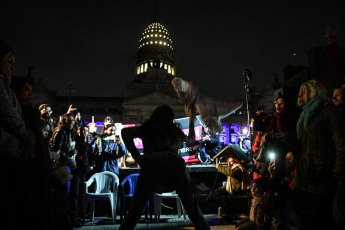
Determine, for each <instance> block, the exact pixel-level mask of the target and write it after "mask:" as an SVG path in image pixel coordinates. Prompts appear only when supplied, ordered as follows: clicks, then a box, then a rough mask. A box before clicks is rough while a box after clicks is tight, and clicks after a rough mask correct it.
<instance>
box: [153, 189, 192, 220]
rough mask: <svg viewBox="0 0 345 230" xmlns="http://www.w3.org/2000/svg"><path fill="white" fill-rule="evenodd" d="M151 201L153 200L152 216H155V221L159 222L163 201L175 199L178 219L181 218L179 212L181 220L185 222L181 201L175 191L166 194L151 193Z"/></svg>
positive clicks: (184, 211) (184, 212)
mask: <svg viewBox="0 0 345 230" xmlns="http://www.w3.org/2000/svg"><path fill="white" fill-rule="evenodd" d="M153 199H154V214H155V218H156V220H159V218H160V216H161V211H162V200H163V199H175V200H176V207H177V216H178V218H181V212H182V213H183V219H184V220H186V210H185V209H184V207H183V204H182V202H181V199H180V197H179V196H178V194H177V193H176V191H172V192H167V193H153Z"/></svg>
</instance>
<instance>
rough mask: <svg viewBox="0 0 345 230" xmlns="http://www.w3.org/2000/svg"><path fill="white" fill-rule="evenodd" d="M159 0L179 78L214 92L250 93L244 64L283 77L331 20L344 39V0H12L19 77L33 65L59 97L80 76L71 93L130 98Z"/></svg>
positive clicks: (258, 74)
mask: <svg viewBox="0 0 345 230" xmlns="http://www.w3.org/2000/svg"><path fill="white" fill-rule="evenodd" d="M2 2H4V1H2ZM156 2H158V3H159V4H158V5H159V18H160V21H161V23H162V24H163V25H164V26H165V27H166V28H167V29H168V31H169V33H170V34H171V39H172V40H173V47H174V51H175V56H176V64H177V67H176V72H177V76H178V77H181V78H184V79H186V80H188V81H191V82H193V83H194V84H196V85H199V86H200V88H201V90H202V91H203V92H204V93H205V94H208V95H210V96H216V97H225V98H230V99H243V98H244V96H245V95H244V78H243V77H242V69H243V67H247V68H248V69H250V71H251V72H252V73H253V80H252V84H253V85H254V86H255V87H256V90H257V91H260V90H263V89H265V87H266V86H267V85H268V84H269V83H270V82H272V81H273V79H274V73H277V74H278V77H279V80H280V81H282V80H283V69H284V67H285V66H287V65H308V58H307V57H308V56H307V55H308V50H310V49H311V48H313V47H317V46H324V45H325V44H326V41H325V38H324V31H325V25H326V24H327V23H334V24H336V25H337V27H338V35H337V37H338V40H339V42H340V43H341V44H342V45H343V46H345V16H344V15H345V1H344V0H324V1H321V0H310V1H309V0H308V1H304V0H298V1H296V0H288V1H282V0H261V1H258V0H243V1H233V0H223V1H218V0H212V1H211V0H199V1H192V0H160V1H153V0H151V1H144V0H128V1H127V0H126V1H125V0H121V1H115V0H112V1H111V0H92V1H91V0H84V1H81V0H73V1H71V0H69V1H66V0H55V1H49V0H45V1H35V0H32V1H18V0H11V1H6V3H1V4H0V8H1V9H2V11H1V13H0V22H1V27H2V28H1V30H0V34H1V36H0V39H3V40H5V41H7V42H8V43H9V44H10V45H11V46H12V47H14V48H15V49H16V50H17V55H16V59H17V61H16V71H15V72H14V74H15V75H26V73H27V68H28V66H31V65H32V66H34V70H33V72H32V75H33V76H34V77H35V78H36V79H38V78H41V79H42V81H43V84H45V85H46V86H47V87H48V88H49V89H51V90H53V91H57V92H58V95H66V93H65V87H66V85H67V82H69V81H73V82H74V84H75V85H76V86H75V87H76V92H75V93H74V94H72V96H73V95H76V96H109V97H112V96H123V93H124V89H125V85H126V84H127V83H129V82H131V81H132V80H134V77H135V61H136V54H137V49H138V43H139V39H140V37H141V34H142V33H143V31H144V29H145V28H146V27H147V26H148V25H149V24H150V23H151V20H152V18H153V10H154V5H155V3H156ZM294 52H295V53H296V54H297V56H296V57H294V56H293V53H294Z"/></svg>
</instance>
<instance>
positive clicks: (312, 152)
mask: <svg viewBox="0 0 345 230" xmlns="http://www.w3.org/2000/svg"><path fill="white" fill-rule="evenodd" d="M341 119H342V118H341V117H340V114H339V112H338V110H337V108H336V107H335V106H334V105H333V104H332V103H331V102H330V101H326V102H325V103H324V104H323V106H320V107H319V108H318V109H317V111H315V115H314V117H312V118H311V119H310V121H309V124H308V126H307V130H305V129H304V128H303V129H302V130H301V134H300V136H301V138H300V143H301V153H302V155H301V159H300V162H299V166H298V167H297V170H296V176H295V180H294V186H295V187H296V188H297V189H300V190H303V191H305V192H309V193H314V194H317V195H332V194H333V192H334V190H335V185H336V177H335V176H336V175H339V176H340V175H344V167H345V166H344V164H345V134H344V131H345V128H344V126H343V125H342V124H343V123H342V122H341Z"/></svg>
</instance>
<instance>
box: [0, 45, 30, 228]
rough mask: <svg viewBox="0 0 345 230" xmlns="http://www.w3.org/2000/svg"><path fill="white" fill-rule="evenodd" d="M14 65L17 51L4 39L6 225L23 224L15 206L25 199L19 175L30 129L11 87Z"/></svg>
mask: <svg viewBox="0 0 345 230" xmlns="http://www.w3.org/2000/svg"><path fill="white" fill-rule="evenodd" d="M14 65H15V52H14V51H13V49H12V48H11V47H10V46H9V45H8V44H7V43H6V42H4V41H2V40H0V118H1V122H0V161H1V167H0V180H1V189H0V199H1V200H0V203H1V205H0V211H1V213H2V214H1V217H0V220H1V223H3V225H2V228H3V229H16V228H20V227H22V226H20V225H21V223H20V222H18V220H17V217H18V215H20V214H19V212H20V210H18V209H14V208H13V207H15V206H18V207H19V206H20V205H21V201H22V200H21V199H22V196H21V195H22V190H21V188H22V181H21V180H19V178H21V177H22V174H21V172H22V171H21V158H22V155H23V143H24V142H25V140H26V138H27V132H26V128H25V123H24V120H23V118H22V116H21V108H20V105H19V102H18V100H17V97H16V96H15V94H14V92H13V90H12V89H11V87H10V86H11V81H12V72H13V71H14Z"/></svg>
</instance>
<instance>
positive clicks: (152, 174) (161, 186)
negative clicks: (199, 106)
mask: <svg viewBox="0 0 345 230" xmlns="http://www.w3.org/2000/svg"><path fill="white" fill-rule="evenodd" d="M326 38H327V41H328V43H329V46H328V47H326V49H325V52H326V53H327V55H328V56H329V58H330V61H331V63H332V64H333V66H334V67H335V69H336V70H337V71H339V72H340V73H343V70H344V66H345V65H344V61H343V60H344V59H343V57H344V53H341V52H338V51H339V49H337V48H339V47H338V45H337V43H336V41H335V30H334V28H333V27H327V30H326ZM334 53H335V54H334ZM0 61H1V66H0V67H1V73H0V102H1V108H0V114H1V118H2V119H1V122H0V135H1V136H0V159H1V163H2V164H1V167H0V169H1V172H0V175H1V181H2V185H3V187H2V189H1V190H0V191H1V192H0V197H1V205H0V210H1V213H2V215H1V217H0V218H1V220H2V224H4V229H20V228H23V227H24V226H25V227H26V228H28V227H33V228H35V229H73V228H75V227H79V226H81V222H80V219H79V217H80V209H81V207H80V205H81V204H82V193H83V191H82V189H83V185H84V182H85V181H86V180H87V178H88V177H90V176H91V175H92V174H93V173H96V172H102V171H111V172H113V173H115V174H119V159H120V158H121V157H123V156H125V155H127V154H131V156H132V157H133V158H134V160H135V162H136V163H137V164H139V165H140V167H141V173H140V176H139V180H138V183H137V189H136V191H135V194H134V199H133V202H132V205H131V208H130V211H129V214H128V215H127V216H126V218H125V219H124V221H123V222H122V224H121V225H120V229H134V227H135V225H136V223H137V222H138V221H139V218H140V216H141V213H142V211H143V209H144V208H145V205H146V203H147V201H148V199H149V198H150V195H151V194H152V193H153V192H160V193H161V192H165V191H172V190H176V192H177V194H178V195H179V196H180V198H181V200H182V203H183V205H184V208H185V209H186V211H187V214H188V215H189V218H190V219H191V221H192V222H193V224H194V225H195V227H196V229H210V227H209V225H208V223H207V221H206V220H205V218H204V216H203V214H202V212H201V209H200V207H199V206H198V202H197V200H196V197H195V194H194V190H193V184H192V183H191V179H190V175H189V173H188V171H187V170H186V164H185V162H184V161H183V159H182V158H181V157H179V155H178V149H179V148H180V147H181V146H180V145H181V144H182V143H183V142H187V143H195V135H194V127H191V126H190V127H189V135H188V136H186V135H185V134H184V133H183V132H182V131H181V128H180V127H179V126H178V125H177V124H175V123H174V112H173V110H172V108H171V107H169V106H159V107H158V108H157V109H156V110H155V111H154V112H153V114H152V116H151V118H150V119H149V120H148V121H146V122H144V123H143V124H142V125H141V126H140V127H132V128H123V127H120V126H119V123H115V122H114V120H113V119H112V118H111V117H105V118H104V122H103V128H102V131H101V133H100V134H98V133H97V127H96V126H95V123H93V122H91V123H89V124H86V123H85V122H84V121H83V119H82V116H81V112H80V111H79V110H78V109H77V108H74V107H73V106H72V105H70V107H69V108H68V109H67V112H66V113H65V114H62V115H61V116H60V119H59V120H57V119H55V118H54V117H53V116H52V113H53V110H52V106H51V105H49V104H42V105H40V106H39V107H38V108H35V107H34V106H33V105H32V102H31V99H32V92H31V91H32V84H33V82H32V79H30V78H27V77H15V76H13V77H12V73H13V71H14V64H15V52H14V51H13V49H12V48H11V47H10V46H9V45H8V44H7V43H6V42H4V41H0ZM344 92H345V87H344V85H342V86H339V87H338V88H335V89H334V91H333V94H332V96H329V94H328V93H330V92H327V90H326V88H325V87H324V86H323V84H322V83H321V82H319V81H317V80H309V81H307V82H304V83H302V84H301V86H300V89H299V94H298V96H296V99H297V105H298V107H300V109H301V112H300V114H298V115H297V116H296V114H295V113H293V112H292V111H291V108H289V106H288V105H291V102H290V101H288V100H290V99H291V97H289V98H287V97H286V95H280V96H278V97H277V98H276V100H275V101H274V109H273V112H265V111H258V112H257V114H255V116H253V118H252V129H253V130H254V133H255V138H253V140H254V142H253V143H252V152H251V153H252V155H251V156H252V161H253V167H252V168H251V170H250V171H249V170H248V168H246V166H245V165H243V164H242V163H243V162H242V161H241V159H240V158H239V157H238V156H236V155H231V156H230V157H229V158H228V159H227V161H226V164H222V163H219V162H217V163H216V164H215V167H216V168H217V170H218V171H219V172H220V173H222V174H224V175H226V176H227V180H226V182H225V183H224V185H223V186H222V187H220V188H218V189H217V190H215V193H216V195H218V196H219V197H221V199H222V201H224V205H225V207H226V210H227V211H228V212H229V214H231V215H232V216H234V217H236V218H239V215H238V214H239V212H245V213H246V215H247V216H248V218H242V219H241V220H240V222H239V223H238V225H237V226H236V228H237V229H241V230H243V229H260V230H263V229H279V230H280V229H281V230H285V229H320V227H322V228H329V229H337V228H339V229H341V228H342V227H344V219H345V211H344V209H345V203H344V198H345V197H344V196H345V195H344V194H345V193H344V190H345V189H344V182H343V180H344V176H343V175H344V165H345V120H344V119H345V118H344V117H345V116H344ZM188 112H189V114H188V115H189V116H190V119H195V117H196V109H195V108H189V110H188ZM190 124H192V122H191V123H190ZM217 131H218V130H217ZM203 132H204V135H203V139H202V141H201V148H200V151H201V153H202V155H203V163H204V164H210V163H211V160H210V158H211V157H214V156H215V155H216V154H217V153H218V152H219V151H220V150H221V146H220V145H219V136H218V133H217V132H214V133H213V131H212V130H208V128H204V129H203ZM134 138H141V139H142V141H143V146H144V149H143V154H141V153H140V152H139V151H138V149H136V147H135V144H134V142H133V139H134ZM214 140H215V141H214ZM62 172H63V173H64V175H68V176H69V177H67V179H66V177H64V178H61V177H59V176H61V175H62V174H61V173H62ZM238 201H240V202H238ZM243 201H246V202H245V203H246V204H243ZM247 201H248V202H247ZM18 216H19V217H20V219H21V220H20V221H18V220H17V218H18ZM37 217H40V218H37Z"/></svg>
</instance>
